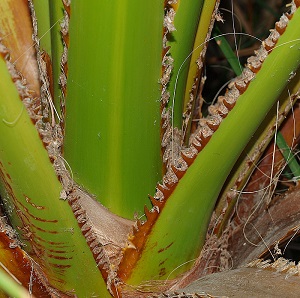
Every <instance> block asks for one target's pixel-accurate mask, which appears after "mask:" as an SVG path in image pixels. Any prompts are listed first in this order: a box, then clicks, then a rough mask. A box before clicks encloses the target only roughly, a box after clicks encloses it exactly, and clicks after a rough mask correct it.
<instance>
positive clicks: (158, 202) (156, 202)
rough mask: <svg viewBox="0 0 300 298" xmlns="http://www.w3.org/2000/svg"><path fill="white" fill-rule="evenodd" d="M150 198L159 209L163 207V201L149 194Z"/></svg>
mask: <svg viewBox="0 0 300 298" xmlns="http://www.w3.org/2000/svg"><path fill="white" fill-rule="evenodd" d="M148 198H149V199H150V201H151V203H152V205H153V206H154V207H155V206H157V207H158V208H159V209H161V207H162V206H163V202H161V201H159V200H156V199H154V197H152V196H150V195H148Z"/></svg>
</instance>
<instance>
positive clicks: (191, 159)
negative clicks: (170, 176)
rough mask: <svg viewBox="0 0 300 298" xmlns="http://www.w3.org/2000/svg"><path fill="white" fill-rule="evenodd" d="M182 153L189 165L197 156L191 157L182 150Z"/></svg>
mask: <svg viewBox="0 0 300 298" xmlns="http://www.w3.org/2000/svg"><path fill="white" fill-rule="evenodd" d="M180 154H181V157H182V159H183V160H184V161H185V162H186V163H187V164H188V166H190V165H191V164H192V163H193V161H194V160H195V158H196V155H194V156H192V157H190V156H187V155H185V153H183V152H182V151H181V152H180Z"/></svg>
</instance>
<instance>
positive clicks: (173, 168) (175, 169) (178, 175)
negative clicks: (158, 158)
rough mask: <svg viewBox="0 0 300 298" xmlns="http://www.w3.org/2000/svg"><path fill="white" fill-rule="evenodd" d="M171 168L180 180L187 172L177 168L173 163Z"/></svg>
mask: <svg viewBox="0 0 300 298" xmlns="http://www.w3.org/2000/svg"><path fill="white" fill-rule="evenodd" d="M171 168H172V171H173V173H174V174H175V175H176V177H177V179H178V180H180V179H181V178H182V177H183V175H184V174H185V172H186V171H182V170H180V169H178V168H176V167H175V166H174V165H171Z"/></svg>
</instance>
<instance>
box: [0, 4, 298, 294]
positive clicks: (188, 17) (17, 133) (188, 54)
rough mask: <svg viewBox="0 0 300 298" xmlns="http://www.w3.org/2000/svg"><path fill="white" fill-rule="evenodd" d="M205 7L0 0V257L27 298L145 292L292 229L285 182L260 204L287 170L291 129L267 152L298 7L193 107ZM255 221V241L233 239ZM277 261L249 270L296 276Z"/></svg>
mask: <svg viewBox="0 0 300 298" xmlns="http://www.w3.org/2000/svg"><path fill="white" fill-rule="evenodd" d="M219 2H220V1H217V0H216V1H212V0H206V1H204V0H203V1H200V0H199V1H182V0H181V1H180V0H178V1H175V0H174V1H172V0H170V1H163V0H155V1H148V2H143V4H142V5H140V6H137V4H136V2H134V1H129V0H128V1H124V0H123V1H116V2H114V3H112V2H111V1H96V0H95V1H88V2H87V1H79V0H73V1H68V0H62V1H61V0H50V1H49V0H29V1H28V2H26V1H15V0H14V1H12V0H4V1H1V3H0V12H1V17H0V29H1V32H0V33H1V36H2V40H1V47H0V53H1V59H0V74H1V80H0V118H1V119H2V121H0V132H1V136H2V141H1V143H0V169H1V171H0V173H1V178H2V187H1V198H2V202H3V203H2V204H3V208H2V209H3V217H2V220H1V247H2V250H1V260H0V261H1V264H2V267H3V268H6V269H7V271H8V272H10V274H11V275H12V276H14V277H15V278H17V280H18V281H19V282H20V283H21V284H22V285H23V286H24V287H26V288H27V285H29V293H30V294H33V295H35V296H36V297H48V296H52V297H69V296H70V297H75V296H76V297H111V296H114V297H151V295H152V297H154V295H159V294H160V293H162V292H167V291H175V290H178V289H180V288H183V287H184V286H186V285H187V284H189V283H191V281H193V280H195V279H196V278H198V277H200V276H203V275H205V274H207V273H211V272H214V271H215V270H210V269H209V268H215V267H216V266H221V265H222V264H223V263H224V262H225V263H228V262H229V260H230V257H229V255H228V252H232V253H233V256H234V257H233V258H234V266H235V267H236V266H241V265H245V264H246V263H248V262H250V261H253V260H254V259H256V258H258V257H262V256H263V255H264V254H265V253H266V249H265V248H266V247H267V248H269V250H271V249H273V248H275V249H277V252H278V251H279V247H278V245H279V244H280V243H282V242H283V241H287V240H288V239H290V238H291V237H292V236H293V235H296V232H297V220H298V219H299V216H298V214H297V209H296V207H295V206H294V205H295V204H296V203H295V204H294V205H292V206H293V207H292V208H291V201H293V200H292V199H291V198H297V196H296V191H297V189H296V190H295V189H294V190H293V191H291V190H290V192H291V194H290V195H289V196H286V197H284V199H281V200H280V201H279V202H275V201H274V200H273V198H274V197H276V196H275V195H274V192H273V191H274V187H273V185H274V184H273V181H274V179H273V177H277V176H278V177H279V173H280V172H281V171H282V166H279V164H280V163H282V162H286V163H288V164H289V165H290V167H291V168H292V169H293V167H294V171H293V174H294V178H293V180H294V181H296V178H295V177H297V176H298V174H297V170H298V168H297V162H295V161H291V160H290V159H291V158H290V157H291V155H292V153H291V152H290V151H289V150H290V149H289V147H291V146H292V145H294V141H295V140H294V139H295V135H294V134H293V133H292V134H291V133H290V131H291V129H290V122H288V124H285V126H283V128H282V130H281V134H282V135H283V139H285V142H286V143H285V142H284V145H281V150H282V151H288V152H289V153H288V154H286V159H284V158H283V157H282V156H281V155H280V154H276V155H275V154H272V155H271V156H272V163H271V164H272V165H271V166H270V165H268V162H266V160H267V158H268V154H269V153H270V152H271V153H272V152H273V151H274V150H273V151H272V149H273V148H274V145H272V143H271V145H270V146H271V147H270V148H271V149H268V148H267V146H268V144H269V143H270V142H271V140H272V137H273V135H274V133H275V132H276V131H277V130H278V129H279V125H280V123H281V122H283V120H284V118H285V117H287V116H288V115H289V111H290V110H291V109H293V105H294V103H295V102H296V100H297V98H298V92H299V84H300V81H299V74H297V72H296V70H297V68H298V66H299V64H300V51H299V39H300V36H299V35H300V32H299V30H298V27H299V22H300V11H299V6H300V3H299V1H298V0H294V1H293V2H292V3H291V5H290V12H289V13H286V14H284V15H283V16H282V17H281V18H280V20H279V21H278V22H277V23H276V25H275V29H274V30H272V31H271V34H270V36H269V37H268V38H267V39H266V40H265V41H264V42H263V44H262V46H261V47H260V48H259V49H258V50H257V52H256V55H255V56H253V57H251V58H249V59H248V62H247V65H246V67H245V69H244V70H243V72H241V71H240V70H239V67H237V69H236V71H237V72H241V74H240V76H239V77H237V78H236V79H234V80H233V81H232V82H231V83H230V86H229V89H228V90H227V92H226V94H225V95H223V96H220V97H219V98H218V101H217V103H215V104H214V105H210V106H209V107H208V108H207V111H206V108H205V109H201V107H202V106H204V105H203V99H202V98H201V94H202V89H203V85H204V79H203V77H204V73H203V71H204V67H203V65H204V59H205V55H206V49H207V43H208V40H209V39H210V36H211V32H212V28H213V24H214V20H215V19H216V18H217V19H220V18H221V16H220V15H219V12H218V7H219ZM32 37H33V41H34V46H32ZM221 43H223V44H224V43H225V41H222V40H221ZM158 82H159V83H158ZM20 98H21V100H20ZM203 113H204V114H207V116H206V117H203V115H202V114H203ZM296 113H297V107H295V108H294V111H293V113H291V115H292V116H289V118H288V119H289V121H293V119H295V116H293V115H296ZM199 117H200V118H201V119H198V118H199ZM293 117H294V118H293ZM293 132H294V130H293ZM277 138H278V139H279V138H280V135H279V136H277ZM275 139H276V138H275ZM283 139H282V138H281V140H282V141H283ZM286 144H287V145H286ZM284 146H285V147H286V148H284ZM268 150H269V153H268ZM270 150H271V151H270ZM264 152H265V153H264ZM263 154H265V155H263ZM261 156H264V157H263V162H262V163H261V167H262V166H265V168H264V169H263V170H256V171H255V169H256V168H257V166H255V165H256V163H257V161H258V160H259V158H261ZM267 165H268V166H267ZM274 165H275V166H274ZM262 172H263V173H264V175H265V176H266V177H268V179H264V176H263V175H261V173H262ZM270 177H271V181H272V183H270V179H269V178H270ZM257 179H259V183H257V182H256V181H257ZM157 181H159V183H157ZM264 188H267V189H268V192H267V195H265V194H264V195H261V194H260V192H259V191H257V192H256V193H258V194H260V195H256V196H253V195H249V196H248V198H243V200H242V203H240V202H241V198H240V194H241V193H242V192H246V193H248V192H249V193H251V194H253V189H254V190H257V189H264ZM244 190H245V191H244ZM147 194H150V195H149V199H147ZM245 201H247V206H248V210H246V209H245V208H244V205H243V203H244V202H245ZM274 202H275V203H274ZM144 206H145V207H144ZM259 208H260V210H259ZM266 208H267V209H266ZM273 209H274V210H281V212H280V214H277V215H276V216H275V215H274V216H273V222H274V223H276V224H274V225H273V226H272V228H270V225H268V224H269V222H270V221H269V220H268V218H267V215H268V214H271V211H273ZM141 210H143V211H141ZM258 210H259V211H260V212H259V213H258V212H256V211H258ZM266 210H267V211H266ZM282 210H284V213H286V214H285V217H284V221H283V220H282V216H281V215H282ZM234 211H236V212H234ZM254 211H255V212H254ZM256 214H259V216H258V217H256V216H253V215H256ZM291 215H293V216H291ZM241 216H243V217H244V218H246V219H247V225H240V222H238V221H239V220H240V219H241V218H240V217H241ZM281 223H282V224H281ZM257 224H260V226H261V227H265V226H266V229H265V234H264V235H262V234H261V233H260V234H259V235H260V236H261V237H260V238H259V239H255V236H256V235H257V234H255V235H254V236H253V235H250V236H249V235H248V234H247V233H249V231H248V230H247V229H249V227H252V226H256V225H257ZM295 225H296V228H295ZM240 226H242V227H243V228H242V229H240ZM274 231H276V233H274ZM243 234H244V235H245V236H246V237H247V239H248V240H249V243H255V245H256V246H257V247H256V248H255V249H254V248H253V247H251V246H250V245H248V246H247V245H243V243H244V241H243V242H241V241H237V240H236V239H245V238H243ZM252 236H253V237H254V238H253V239H252V238H251V237H252ZM250 238H251V239H250ZM262 242H263V243H264V244H265V245H264V246H261V245H260V244H261V243H262ZM249 247H250V248H251V251H250V252H249V250H250V248H249ZM271 253H272V251H271ZM272 255H274V254H272ZM280 262H281V263H280ZM280 262H279V263H278V262H277V263H275V265H274V266H273V265H272V264H270V263H266V262H264V261H261V260H256V261H255V262H254V263H253V262H252V263H251V266H252V267H255V266H256V267H259V266H260V267H268V268H269V267H271V266H273V267H274V268H279V267H280V264H283V263H284V266H285V267H284V268H285V270H287V269H288V270H289V274H291V275H292V274H295V272H297V271H296V269H295V268H296V267H295V266H294V265H293V264H292V263H289V262H285V261H282V259H280ZM278 264H279V265H278ZM276 266H277V267H276ZM224 268H226V266H225V265H224V267H223V269H224ZM248 269H249V268H248ZM243 270H246V269H245V268H244V269H243ZM249 270H250V269H249ZM293 270H294V271H293ZM292 271H293V273H290V272H292ZM237 274H240V273H237ZM264 274H267V273H266V272H264ZM282 276H283V275H282ZM282 276H280V278H281V279H284V277H282ZM2 288H3V289H4V290H5V291H7V293H9V295H15V296H19V297H22V296H21V295H23V294H22V293H23V292H22V293H19V288H18V287H17V286H16V287H14V286H9V287H4V286H2ZM208 290H209V289H208ZM10 291H15V292H10ZM20 291H23V289H22V290H20ZM170 295H171V294H170ZM172 295H173V296H172V297H175V296H176V295H177V294H172ZM195 295H198V296H199V295H200V294H195ZM177 296H178V297H192V296H191V295H190V296H189V294H187V295H186V296H184V295H181V294H178V295H177ZM3 297H6V296H5V294H3Z"/></svg>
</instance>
